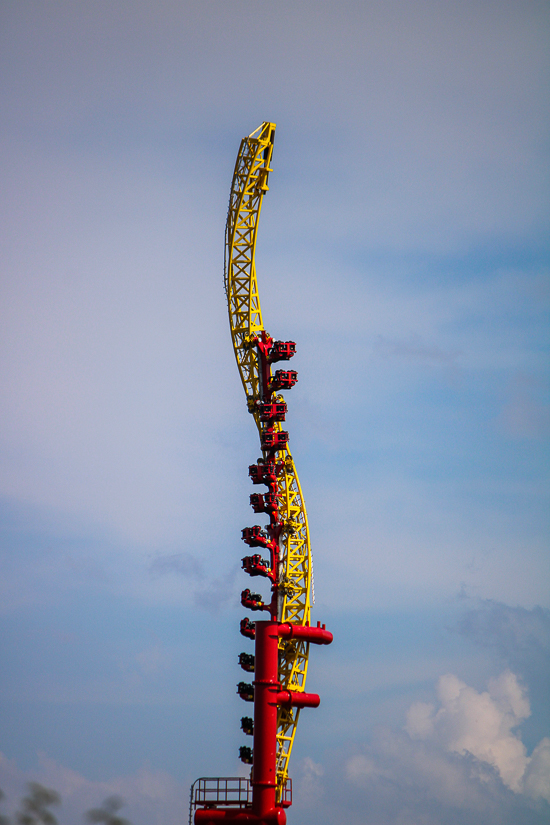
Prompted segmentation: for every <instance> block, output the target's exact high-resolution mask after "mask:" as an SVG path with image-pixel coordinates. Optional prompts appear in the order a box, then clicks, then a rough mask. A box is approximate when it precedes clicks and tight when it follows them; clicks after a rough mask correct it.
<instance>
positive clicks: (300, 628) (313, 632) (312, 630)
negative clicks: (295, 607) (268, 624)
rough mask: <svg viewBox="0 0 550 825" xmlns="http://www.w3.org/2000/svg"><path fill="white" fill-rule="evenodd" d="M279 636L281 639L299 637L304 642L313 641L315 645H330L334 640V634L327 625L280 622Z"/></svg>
mask: <svg viewBox="0 0 550 825" xmlns="http://www.w3.org/2000/svg"><path fill="white" fill-rule="evenodd" d="M279 636H280V637H281V639H297V640H299V641H304V642H313V644H314V645H329V644H330V643H331V642H332V640H333V638H334V637H333V635H332V633H330V632H329V631H328V630H325V626H324V625H323V626H322V627H321V625H320V624H318V625H317V627H310V626H309V625H308V624H306V625H299V624H280V625H279Z"/></svg>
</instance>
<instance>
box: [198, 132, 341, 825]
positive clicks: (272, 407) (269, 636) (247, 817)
mask: <svg viewBox="0 0 550 825" xmlns="http://www.w3.org/2000/svg"><path fill="white" fill-rule="evenodd" d="M274 135H275V124H274V123H269V122H266V123H263V124H262V125H261V126H260V127H259V128H258V129H256V130H255V131H254V132H253V133H252V134H251V135H249V136H248V137H246V138H244V139H243V140H242V141H241V145H240V148H239V154H238V156H237V161H236V163H235V170H234V173H233V181H232V185H231V194H230V198H229V210H228V216H227V224H226V235H225V241H226V244H225V266H224V286H225V291H226V295H227V302H228V310H229V322H230V328H231V336H232V341H233V348H234V351H235V357H236V360H237V365H238V368H239V373H240V376H241V380H242V383H243V387H244V391H245V395H246V403H247V408H248V411H249V412H250V413H251V414H252V415H253V417H254V420H255V422H256V426H257V429H258V434H259V437H260V445H261V449H262V458H260V459H258V462H257V464H255V465H251V466H250V467H249V475H250V477H251V479H252V482H253V484H254V485H265V486H266V487H267V490H268V492H264V493H253V494H252V495H251V496H250V503H251V505H252V507H253V510H254V512H255V513H265V514H266V515H268V516H269V523H268V524H267V525H266V526H265V527H263V528H262V527H260V526H259V525H255V526H254V527H249V528H245V529H244V530H243V531H242V533H243V535H242V538H243V540H244V541H245V543H246V544H247V545H248V546H249V547H251V548H258V549H259V550H260V551H261V552H259V553H258V552H255V553H254V555H251V556H246V557H245V558H243V560H242V562H243V569H244V570H245V572H247V573H248V574H249V575H250V576H253V577H256V576H258V577H262V578H267V579H268V580H269V582H270V583H271V599H270V601H269V603H265V604H264V602H263V599H262V596H261V595H260V594H259V593H252V592H251V590H250V589H248V588H247V589H246V590H243V592H242V594H241V603H242V604H243V606H244V607H246V608H248V609H250V610H252V611H266V612H267V613H268V614H269V617H270V618H269V621H260V622H256V623H252V622H251V621H250V619H248V618H245V619H243V620H242V621H241V633H242V634H243V635H244V636H245V637H248V638H250V639H255V657H254V656H251V655H250V654H247V653H242V654H241V655H240V657H239V662H240V664H241V667H242V668H243V669H244V670H245V671H247V672H253V673H254V676H255V679H254V684H253V685H252V684H248V683H245V682H240V683H239V685H238V693H239V695H240V696H241V698H242V699H244V700H245V701H250V702H251V701H253V702H254V720H252V719H250V718H249V717H243V719H242V720H241V727H242V729H243V732H244V733H245V734H248V735H253V736H254V749H252V748H250V747H247V746H243V747H241V748H240V755H241V759H242V761H243V762H245V763H248V764H252V765H253V767H252V772H251V784H252V788H253V791H252V803H251V809H250V810H249V811H241V813H240V814H239V817H240V819H239V821H240V822H249V823H257V824H258V825H263V824H265V825H271V823H274V825H275V824H276V825H283V823H284V822H286V815H285V813H284V810H283V809H284V808H286V807H287V806H288V805H289V804H290V802H291V799H289V798H288V794H287V791H286V790H285V789H288V782H289V779H288V763H289V759H290V755H291V751H292V745H293V742H294V737H295V734H296V726H297V723H298V718H299V715H300V709H301V708H302V707H317V705H318V704H319V697H318V696H317V695H316V694H308V693H306V692H305V684H306V676H307V667H308V658H309V644H310V642H313V643H315V644H330V642H331V641H332V634H331V633H329V632H328V631H327V630H325V627H324V625H323V626H322V627H321V625H320V624H319V623H317V627H310V612H311V595H310V593H311V586H312V563H311V546H310V539H309V530H308V522H307V513H306V508H305V503H304V498H303V495H302V490H301V487H300V481H299V478H298V474H297V472H296V468H295V465H294V461H293V458H292V453H291V451H290V447H289V444H288V437H289V435H288V433H287V432H286V431H285V430H283V428H282V426H281V424H282V422H284V420H285V415H286V409H287V407H286V402H285V400H284V396H283V395H281V394H280V391H281V390H283V391H284V390H288V389H290V388H291V387H292V386H293V385H294V384H295V383H296V381H297V373H296V372H295V371H294V370H279V369H278V370H276V372H275V373H274V374H273V372H272V364H275V363H277V362H279V361H288V360H289V359H290V358H291V357H292V356H293V355H294V353H295V348H296V346H295V344H294V342H292V341H274V340H273V338H271V336H269V335H268V333H267V332H266V331H265V329H264V326H263V321H262V312H261V307H260V299H259V294H258V285H257V279H256V268H255V248H256V238H257V230H258V221H259V216H260V210H261V205H262V200H263V196H264V194H265V193H266V192H267V191H268V189H269V187H268V180H269V173H270V172H271V168H270V162H271V156H272V153H273V139H274ZM267 553H269V558H268V559H263V558H262V554H267ZM243 817H244V818H243ZM233 818H234V813H233V812H232V811H230V810H228V809H223V810H222V809H216V805H209V806H207V807H205V808H204V809H197V811H196V813H195V823H197V825H199V823H204V825H210V823H214V822H218V821H221V820H222V819H223V821H229V820H231V819H233Z"/></svg>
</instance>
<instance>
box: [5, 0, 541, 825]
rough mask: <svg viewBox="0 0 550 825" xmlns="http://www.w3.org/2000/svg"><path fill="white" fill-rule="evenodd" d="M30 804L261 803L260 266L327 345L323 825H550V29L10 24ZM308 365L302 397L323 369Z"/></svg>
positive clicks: (9, 621)
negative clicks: (247, 321) (246, 669)
mask: <svg viewBox="0 0 550 825" xmlns="http://www.w3.org/2000/svg"><path fill="white" fill-rule="evenodd" d="M0 22H1V26H0V38H1V44H0V61H1V63H2V66H1V71H0V78H1V80H0V95H1V99H2V110H3V113H4V116H3V118H2V124H1V125H0V135H1V140H2V150H1V151H2V154H1V158H2V166H1V169H2V172H1V174H2V205H1V209H2V220H1V222H0V223H1V226H2V229H1V230H0V231H1V233H2V240H1V244H2V247H1V248H2V259H3V264H2V270H3V277H2V280H1V286H0V289H1V291H2V307H3V320H2V325H1V329H0V338H1V353H0V371H1V375H2V387H3V391H2V395H1V398H0V416H1V420H2V428H1V434H0V510H1V513H2V519H1V525H2V544H1V547H2V549H1V554H2V570H3V574H2V580H1V583H0V588H1V591H2V592H1V607H0V612H1V621H2V626H3V630H2V642H1V645H2V662H3V672H4V675H3V678H2V680H1V682H2V684H1V686H0V710H1V712H0V753H1V754H2V756H1V757H0V787H2V789H3V790H4V791H5V793H6V805H5V810H8V811H9V810H10V809H13V807H14V805H15V804H16V801H17V799H18V797H19V795H20V792H21V789H22V788H23V786H24V783H25V782H27V781H29V780H38V781H41V782H43V783H44V784H47V785H50V786H52V787H55V788H57V789H58V790H59V792H60V793H61V795H62V798H63V805H62V807H61V808H60V809H59V821H60V823H61V824H62V825H72V824H73V823H76V822H78V821H80V818H81V815H82V812H83V811H84V810H86V809H87V808H89V807H92V806H97V804H98V803H99V802H100V801H101V800H102V799H103V798H105V797H106V796H109V795H110V794H112V793H118V794H120V795H121V796H123V797H124V799H125V800H126V807H125V808H124V809H123V813H125V814H126V816H127V817H128V818H129V819H130V820H131V821H132V822H133V823H134V825H175V823H176V822H181V821H182V817H184V816H185V809H186V805H187V799H188V789H189V785H190V783H191V781H192V780H193V779H195V778H196V777H197V776H200V775H208V774H209V775H212V774H219V775H234V774H235V773H237V772H239V771H242V766H241V765H240V763H239V762H238V758H237V755H238V747H239V745H240V744H242V740H241V734H240V733H239V730H238V729H239V722H238V720H239V718H240V716H241V714H242V710H243V707H242V702H241V701H240V700H239V698H238V697H237V696H236V694H235V684H236V682H237V681H239V679H240V678H241V671H240V670H239V668H238V666H237V664H236V658H237V654H238V653H239V652H240V651H241V650H243V649H245V648H246V645H247V643H246V642H245V641H244V640H242V637H240V635H239V633H238V622H239V619H240V618H241V616H242V615H243V611H242V608H240V606H239V604H238V594H239V592H240V590H241V589H242V588H243V587H244V586H245V584H243V577H242V576H243V574H241V573H240V572H239V566H240V558H241V555H242V547H243V545H242V543H241V541H240V530H241V528H242V527H244V526H247V525H249V524H252V523H253V521H254V520H253V519H252V514H251V511H250V509H249V507H248V495H249V493H250V491H251V488H250V484H249V479H248V478H247V467H248V464H249V463H251V462H252V461H254V459H255V458H256V456H257V452H258V444H257V435H256V433H255V429H254V427H253V426H252V422H251V420H250V418H249V417H248V416H247V415H246V409H245V406H244V403H243V397H242V388H241V386H240V381H239V378H238V373H237V369H236V365H235V363H234V358H233V353H232V348H231V343H230V336H229V329H228V322H227V312H226V306H225V296H224V293H223V286H222V270H223V237H224V225H225V215H226V208H227V199H228V194H229V186H230V182H231V174H232V170H233V165H234V161H235V157H236V153H237V149H238V145H239V141H240V139H241V137H243V136H244V135H245V134H248V133H250V132H251V131H252V130H253V129H255V128H256V127H257V126H259V125H260V123H261V122H262V121H263V120H271V121H274V122H276V123H277V136H276V142H275V149H274V156H273V169H274V172H273V174H272V176H271V180H270V192H269V194H268V196H267V197H266V199H265V202H264V207H263V212H262V220H261V227H260V235H259V242H258V249H257V267H258V277H259V287H260V293H261V298H262V307H263V314H264V321H265V323H266V327H267V329H268V331H269V332H270V333H271V334H273V335H275V336H276V337H278V338H282V339H290V340H294V341H296V343H297V356H296V358H295V362H296V363H295V367H296V369H297V370H298V373H299V381H298V384H297V385H296V387H295V388H294V389H293V390H292V392H291V393H289V397H288V403H289V416H288V420H289V431H290V435H291V446H292V451H293V454H294V456H295V459H296V463H297V467H298V469H299V472H300V478H301V481H302V486H303V490H304V495H305V498H306V502H307V506H308V513H309V518H310V528H311V534H312V542H313V552H314V560H315V592H316V598H317V602H316V606H315V614H314V618H315V619H320V620H322V621H325V622H326V623H327V626H329V627H330V629H333V631H334V634H335V641H334V644H333V645H332V647H331V648H327V649H326V650H325V649H323V650H320V651H317V650H316V651H313V653H312V657H311V668H310V676H309V679H308V689H310V690H313V691H318V692H319V693H320V694H321V697H322V704H321V707H320V708H319V709H318V710H317V711H311V712H310V713H307V712H304V713H303V714H302V718H301V722H300V726H299V729H298V734H297V740H296V746H295V752H294V755H293V758H292V762H291V772H292V775H293V778H294V783H295V800H296V801H295V805H294V807H293V808H292V809H291V811H290V813H289V822H294V821H296V822H301V823H303V825H313V823H315V824H316V825H337V824H338V823H340V822H342V821H346V822H349V823H350V824H351V825H419V823H422V825H445V824H446V823H452V824H453V825H462V824H464V825H474V823H475V825H477V823H478V822H479V821H480V820H483V821H484V822H486V823H488V825H492V824H493V823H494V825H497V823H498V825H500V824H501V823H510V825H511V824H512V823H517V822H518V821H521V822H522V823H526V825H538V823H542V822H545V821H547V818H548V813H549V807H548V804H549V801H550V738H549V737H550V718H549V711H548V701H547V695H548V686H549V685H550V673H549V668H548V646H549V636H550V599H549V575H548V537H549V529H548V527H549V525H548V512H549V508H548V435H549V430H550V418H549V398H548V360H547V353H548V337H549V336H548V329H549V326H548V303H549V300H548V299H549V284H548V237H549V233H548V214H549V210H548V192H549V187H548V107H547V99H548V86H549V83H548V80H549V65H548V64H549V58H548V55H549V50H548V43H549V20H548V8H547V5H546V4H545V3H539V2H528V1H526V2H505V1H504V2H503V0H499V2H491V1H490V0H489V2H477V0H476V1H475V2H461V3H455V2H443V3H441V2H439V3H433V2H418V3H414V4H413V3H407V2H404V0H400V1H399V2H392V0H390V2H384V3H382V2H362V3H359V2H348V1H346V0H344V2H339V3H335V2H332V0H330V2H328V1H327V2H320V1H319V0H318V1H317V2H315V3H313V2H306V1H304V2H301V0H293V2H280V3H278V4H276V5H275V4H272V3H268V2H266V0H255V2H252V1H251V0H238V1H236V0H226V2H224V3H223V4H222V3H219V2H217V1H216V0H202V2H171V1H170V2H169V1H168V0H160V2H156V3H154V4H153V3H147V2H142V1H141V0H134V2H132V3H130V2H126V0H123V2H119V3H110V2H105V0H99V1H98V2H95V3H93V4H89V3H83V2H71V3H68V2H57V1H56V0H52V2H49V3H48V4H40V3H35V2H17V3H16V2H4V3H2V4H1V7H0ZM293 364H294V362H293Z"/></svg>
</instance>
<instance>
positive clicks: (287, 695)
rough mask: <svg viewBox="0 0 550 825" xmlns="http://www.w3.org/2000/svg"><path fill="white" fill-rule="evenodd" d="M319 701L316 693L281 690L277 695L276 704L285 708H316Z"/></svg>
mask: <svg viewBox="0 0 550 825" xmlns="http://www.w3.org/2000/svg"><path fill="white" fill-rule="evenodd" d="M320 701H321V699H320V697H319V696H318V695H317V693H297V692H296V691H294V690H281V691H279V693H278V694H277V704H278V705H281V706H282V707H286V708H318V707H319V703H320Z"/></svg>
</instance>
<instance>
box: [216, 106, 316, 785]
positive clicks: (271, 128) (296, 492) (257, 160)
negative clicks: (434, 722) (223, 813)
mask: <svg viewBox="0 0 550 825" xmlns="http://www.w3.org/2000/svg"><path fill="white" fill-rule="evenodd" d="M274 135H275V124H274V123H267V122H266V123H262V125H261V126H260V127H259V128H258V129H256V130H255V131H254V132H252V134H251V135H249V136H248V137H245V138H243V140H242V141H241V145H240V148H239V154H238V156H237V161H236V163H235V171H234V173H233V181H232V184H231V194H230V198H229V211H228V215H227V224H226V236H225V267H224V284H225V291H226V294H227V302H228V308H229V323H230V326H231V336H232V339H233V347H234V350H235V357H236V359H237V365H238V367H239V372H240V375H241V379H242V382H243V387H244V391H245V394H246V400H247V406H248V409H249V411H250V412H252V414H253V415H254V419H255V421H256V426H257V427H258V431H259V433H260V434H261V432H262V423H261V422H260V419H259V416H258V413H257V411H256V402H257V401H258V399H259V398H260V374H259V364H258V357H257V353H256V348H255V346H254V345H253V339H254V338H255V337H256V336H259V335H260V334H261V333H262V332H264V326H263V322H262V311H261V307H260V298H259V295H258V285H257V281H256V266H255V260H254V255H255V248H256V236H257V231H258V221H259V218H260V210H261V206H262V200H263V196H264V194H265V192H267V191H268V188H269V187H268V179H269V173H270V172H271V169H270V162H271V155H272V153H273V138H274ZM281 400H282V399H281ZM275 428H276V430H280V429H281V425H280V424H279V423H278V422H277V423H276V424H275ZM264 457H265V453H264ZM277 460H278V461H281V462H284V472H282V473H281V475H280V476H279V477H278V490H277V497H278V502H279V511H280V513H281V517H282V520H283V525H284V526H283V532H282V536H281V542H280V552H281V556H280V558H281V570H280V575H279V592H280V593H281V594H282V595H283V598H282V603H281V607H280V611H279V613H280V615H278V619H279V621H282V622H291V623H292V624H299V625H306V624H309V621H310V609H311V603H310V590H311V570H312V564H311V548H310V541H309V531H308V524H307V513H306V508H305V503H304V497H303V495H302V490H301V487H300V481H299V479H298V474H297V472H296V468H295V466H294V461H293V459H292V454H291V452H290V449H289V447H288V445H287V446H286V447H285V448H284V449H282V450H280V451H279V452H278V453H277ZM308 656H309V644H307V643H306V642H296V641H295V640H283V639H281V640H280V641H279V678H280V682H281V686H282V688H283V689H284V690H292V691H304V689H305V683H306V674H307V665H308ZM299 713H300V711H299V710H296V709H289V710H286V709H284V708H279V710H278V715H277V724H278V727H277V789H278V794H279V796H280V793H281V791H282V788H283V787H284V784H285V782H286V779H287V776H288V762H289V759H290V753H291V750H292V745H293V742H294V736H295V734H296V726H297V723H298V716H299Z"/></svg>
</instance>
